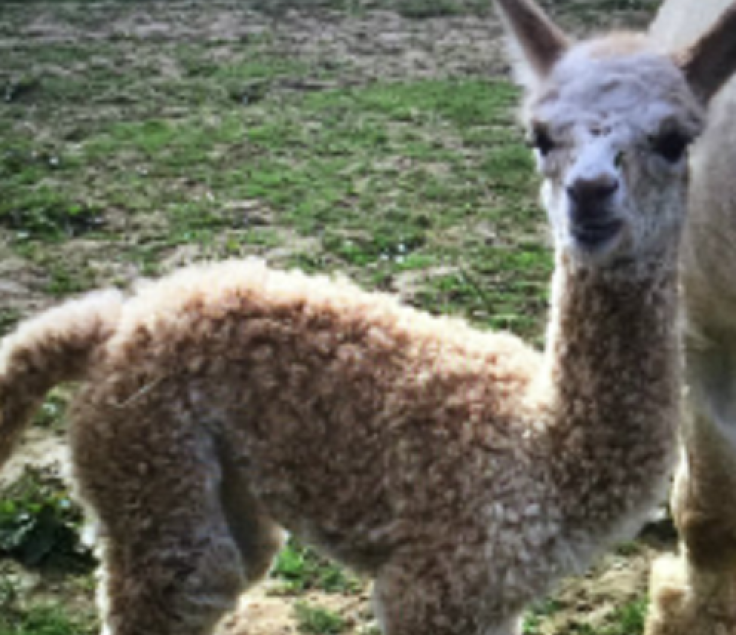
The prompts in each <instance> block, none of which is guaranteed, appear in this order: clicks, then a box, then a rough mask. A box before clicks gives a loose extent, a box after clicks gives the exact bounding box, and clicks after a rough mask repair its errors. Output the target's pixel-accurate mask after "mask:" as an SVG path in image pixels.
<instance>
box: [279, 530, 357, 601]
mask: <svg viewBox="0 0 736 635" xmlns="http://www.w3.org/2000/svg"><path fill="white" fill-rule="evenodd" d="M271 575H272V576H273V577H274V578H276V579H277V580H279V581H280V582H281V583H282V586H281V589H280V592H288V593H300V592H303V591H308V590H319V591H324V592H326V593H348V594H350V593H355V592H357V591H359V590H360V589H361V588H362V583H361V582H360V581H359V580H358V579H357V578H356V577H355V576H354V575H352V574H351V573H349V572H347V571H346V570H345V569H343V568H342V567H340V566H338V565H336V564H335V563H334V562H331V561H330V560H327V559H326V558H323V557H321V556H320V555H318V554H317V553H316V552H314V551H313V550H312V549H310V548H308V547H303V546H301V545H299V543H298V542H297V541H295V540H294V539H291V540H290V541H289V543H288V544H287V546H286V547H284V549H282V550H281V552H280V553H279V555H278V558H277V559H276V563H275V565H274V568H273V571H272V572H271Z"/></svg>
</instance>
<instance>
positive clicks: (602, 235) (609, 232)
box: [571, 220, 624, 249]
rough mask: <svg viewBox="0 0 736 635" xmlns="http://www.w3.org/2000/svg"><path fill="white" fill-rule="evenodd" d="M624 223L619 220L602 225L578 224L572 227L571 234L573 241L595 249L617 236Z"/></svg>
mask: <svg viewBox="0 0 736 635" xmlns="http://www.w3.org/2000/svg"><path fill="white" fill-rule="evenodd" d="M623 226H624V223H623V221H621V220H611V221H607V222H602V223H579V224H577V225H575V226H573V227H572V229H571V233H572V235H573V237H574V238H575V241H576V242H577V243H578V244H580V245H582V246H583V247H586V248H588V249H596V248H598V247H601V246H603V245H604V244H606V243H609V242H610V241H611V240H612V239H613V238H614V237H615V236H617V235H618V234H619V233H620V232H621V229H622V228H623Z"/></svg>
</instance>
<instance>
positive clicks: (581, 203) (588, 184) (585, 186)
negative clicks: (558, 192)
mask: <svg viewBox="0 0 736 635" xmlns="http://www.w3.org/2000/svg"><path fill="white" fill-rule="evenodd" d="M617 189H618V179H616V177H615V176H611V175H610V174H601V175H599V176H597V177H595V178H592V179H584V178H578V179H576V180H575V181H573V183H572V184H570V185H568V186H567V195H568V196H569V197H570V202H571V203H573V205H572V211H573V220H575V221H585V220H586V219H588V220H592V219H593V218H595V217H596V216H599V215H601V214H605V212H606V207H607V206H606V203H608V202H609V200H610V199H611V197H612V196H613V194H614V193H615V192H616V190H617Z"/></svg>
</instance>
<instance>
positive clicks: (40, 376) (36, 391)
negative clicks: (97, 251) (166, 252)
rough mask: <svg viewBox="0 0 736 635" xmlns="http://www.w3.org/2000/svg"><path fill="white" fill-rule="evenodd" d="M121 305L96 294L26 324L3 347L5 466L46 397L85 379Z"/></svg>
mask: <svg viewBox="0 0 736 635" xmlns="http://www.w3.org/2000/svg"><path fill="white" fill-rule="evenodd" d="M121 306H122V295H121V294H120V293H119V292H117V291H105V292H98V293H93V294H90V295H88V296H86V297H83V298H81V299H78V300H72V301H70V302H67V303H66V304H63V305H61V306H59V307H56V308H54V309H51V310H49V311H46V312H44V313H41V314H40V315H38V316H36V317H34V318H31V319H29V320H28V321H26V322H23V323H22V324H21V325H20V326H19V327H18V329H17V330H16V331H15V332H14V333H12V334H11V335H9V336H8V337H6V338H5V339H4V340H3V341H2V342H0V466H2V465H3V463H5V461H6V460H7V459H8V457H9V456H10V454H11V452H12V450H13V447H14V445H15V442H16V440H17V438H18V436H19V434H20V432H21V431H22V430H23V428H24V427H25V426H26V424H27V422H28V420H29V419H30V417H31V415H32V414H33V412H34V411H35V410H36V408H37V407H38V406H39V405H40V404H41V402H42V401H43V399H44V397H45V396H46V393H47V392H48V391H49V390H51V389H52V388H53V387H54V386H56V385H57V384H59V383H61V382H63V381H72V380H75V379H81V378H83V377H84V375H85V373H86V371H87V368H88V366H89V363H90V360H91V359H92V356H93V353H94V352H95V351H96V350H98V348H99V346H100V345H101V344H103V343H104V342H105V341H106V340H107V339H108V338H109V337H110V335H112V333H113V332H114V330H115V327H116V324H117V322H118V319H119V317H120V309H121Z"/></svg>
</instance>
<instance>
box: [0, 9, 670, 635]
mask: <svg viewBox="0 0 736 635" xmlns="http://www.w3.org/2000/svg"><path fill="white" fill-rule="evenodd" d="M309 5H310V3H309V2H307V1H306V0H303V1H302V2H299V1H297V0H293V1H292V2H281V3H279V11H278V12H274V11H269V12H263V11H259V10H255V9H253V10H251V9H248V8H247V7H244V3H242V2H234V1H231V2H227V1H220V0H215V1H213V2H145V3H143V2H141V3H136V2H103V3H93V4H90V3H48V4H44V3H31V4H23V3H18V4H5V5H3V6H2V7H0V59H2V57H3V51H4V50H11V49H13V48H14V47H16V46H18V45H20V44H23V45H24V46H27V45H28V44H29V43H31V44H32V45H33V46H37V47H44V46H45V45H49V44H59V43H69V44H79V43H83V42H96V41H100V42H108V41H113V40H115V41H120V42H121V50H123V51H125V52H126V54H127V55H130V56H135V55H136V49H137V47H138V46H140V45H141V44H146V45H149V44H152V43H160V44H161V47H160V50H159V52H158V53H157V55H158V59H157V64H158V65H159V67H161V68H164V69H165V71H166V73H167V74H168V75H169V76H170V77H172V78H176V77H178V76H180V75H181V74H182V73H183V69H182V68H181V67H180V66H179V65H178V63H177V61H176V59H175V58H174V57H172V56H168V55H167V52H166V47H167V45H171V44H176V43H186V42H190V41H192V40H197V41H200V42H201V41H207V42H210V43H211V45H212V46H210V47H209V48H208V51H209V53H208V54H209V55H210V56H211V59H212V60H213V61H218V60H219V61H223V62H224V61H227V60H228V59H230V58H232V57H233V56H235V55H237V52H238V47H239V46H240V45H241V44H242V43H244V42H252V41H259V42H262V43H263V47H265V48H266V49H268V50H271V51H274V52H280V53H285V54H288V56H289V57H293V58H298V59H304V60H305V61H308V62H309V64H310V66H312V67H314V68H328V69H329V68H334V67H339V66H340V65H345V66H347V67H349V69H350V73H349V74H344V73H337V74H336V75H331V76H329V78H327V79H323V78H321V77H320V76H319V75H317V76H314V77H302V78H298V79H288V80H284V81H281V82H280V83H277V84H276V86H275V87H274V89H275V90H281V91H285V92H288V91H295V90H300V91H310V90H321V89H324V88H326V87H330V86H331V85H334V84H335V83H339V84H358V85H361V84H370V83H371V82H374V81H377V80H382V81H383V80H387V79H389V80H402V79H410V78H435V77H455V76H464V75H467V76H484V77H489V78H491V77H506V76H507V75H508V71H509V69H508V64H507V62H506V60H505V58H504V51H503V44H502V41H501V37H500V26H499V24H498V21H497V20H496V19H495V18H494V17H493V16H492V15H486V16H483V17H478V16H475V15H451V16H437V17H431V18H427V19H414V18H411V17H406V16H405V15H401V14H400V13H399V12H396V11H392V10H390V9H386V8H378V9H375V10H368V11H355V12H344V11H336V10H330V9H320V8H315V7H311V8H310V6H309ZM547 5H548V7H549V8H550V9H551V10H552V11H554V12H556V13H558V14H559V15H560V16H561V20H562V21H563V22H564V23H565V24H566V25H567V26H568V27H569V28H571V29H572V30H573V31H575V32H582V31H590V30H596V29H598V28H603V27H605V28H606V29H608V28H611V27H612V26H613V27H618V26H638V25H641V24H645V23H646V22H647V21H648V19H649V18H650V16H651V14H652V10H653V8H654V4H653V3H642V2H598V1H597V0H588V1H587V2H585V1H582V0H579V1H577V2H571V1H567V2H563V1H562V0H560V1H558V2H548V3H547ZM100 63H101V64H104V63H106V62H105V60H100ZM57 71H58V73H59V74H60V75H63V74H64V73H65V72H68V69H65V68H64V67H63V66H62V65H60V66H59V68H58V69H57ZM2 76H3V71H2V64H1V63H0V77H2ZM152 222H155V221H152ZM95 248H99V246H97V247H94V245H93V246H91V247H90V249H91V251H90V252H89V253H88V254H86V255H85V254H84V252H83V251H82V256H81V257H82V258H87V259H88V260H90V261H91V262H97V263H99V264H98V271H99V272H100V273H99V274H98V276H97V279H96V282H98V283H105V282H107V280H108V279H111V278H114V277H115V276H119V275H120V271H119V270H114V271H113V270H112V269H110V268H107V269H106V268H105V265H104V262H105V257H104V254H100V253H95V252H94V251H93V250H94V249H95ZM304 248H305V249H308V248H309V245H306V246H304ZM74 249H75V250H76V251H77V252H79V250H80V244H79V243H77V244H75V247H74ZM170 259H171V263H170V264H172V265H175V264H177V263H178V262H179V261H181V260H187V259H188V257H187V255H186V254H184V255H182V252H181V250H179V251H172V253H171V254H170ZM137 273H138V272H137V271H135V270H133V271H130V272H127V273H125V276H126V277H133V276H135V275H137ZM47 281H48V279H47V274H46V272H44V271H43V268H42V267H38V266H35V267H29V266H28V264H27V262H26V261H24V259H23V258H21V257H19V256H18V255H17V254H16V253H15V252H13V251H12V250H11V249H10V247H9V246H8V244H7V241H5V240H4V237H3V235H2V234H0V305H3V306H8V307H13V309H14V310H16V311H18V312H19V314H21V315H24V314H26V313H28V312H30V311H32V310H35V309H38V308H39V307H43V306H47V305H49V304H51V303H53V302H55V301H56V298H53V297H51V296H49V294H48V293H47V292H45V291H44V289H45V285H46V283H47ZM63 452H64V441H63V436H62V435H59V434H58V433H57V432H47V431H44V430H33V431H32V433H31V435H29V436H28V437H27V439H26V441H25V444H24V446H23V448H22V449H21V451H19V452H18V453H17V454H16V456H15V458H14V459H13V462H12V463H11V465H10V466H9V468H8V470H6V472H5V474H4V478H6V479H7V478H9V477H12V475H15V474H18V472H19V470H20V469H21V465H22V464H23V463H27V462H30V463H32V464H35V465H38V464H44V463H46V464H55V463H58V462H60V457H62V456H63ZM661 547H662V545H661V544H659V543H658V542H657V541H656V540H655V541H651V540H650V541H648V542H641V543H637V544H636V545H634V546H630V547H629V548H628V549H626V550H622V551H621V552H619V553H614V554H611V555H609V556H607V557H606V558H605V560H604V561H603V562H602V563H601V564H600V565H599V566H597V567H596V568H595V569H594V570H593V571H592V572H591V573H589V574H588V575H586V576H584V577H582V578H577V579H574V580H569V581H566V582H565V583H564V584H563V585H562V586H561V588H560V591H559V592H558V593H557V594H556V595H555V596H554V598H553V599H552V600H550V602H551V605H549V606H547V607H546V608H544V609H543V610H540V615H541V617H540V618H539V619H538V621H536V622H533V623H530V625H529V626H528V627H527V633H529V634H531V635H533V634H541V635H552V634H553V633H557V634H560V635H562V634H563V633H564V634H567V633H581V634H583V635H585V634H588V633H590V634H592V633H596V632H601V633H603V632H606V633H607V632H609V631H605V630H604V629H606V628H608V626H607V624H608V623H609V621H610V616H611V614H612V613H614V612H615V611H616V609H617V607H621V606H623V605H625V604H627V603H629V602H631V601H633V600H635V599H636V598H640V597H642V593H643V592H644V590H645V588H646V577H647V571H648V565H649V562H650V560H651V557H652V555H653V554H654V553H656V550H657V549H660V548H661ZM369 592H370V590H369V588H368V587H366V588H365V589H363V590H362V591H361V592H359V593H356V594H348V595H340V594H325V593H319V592H310V593H309V594H307V595H306V596H293V595H291V596H284V595H282V594H275V593H274V586H273V585H270V586H269V585H268V584H267V585H266V586H264V587H262V588H260V589H258V590H256V591H254V592H253V593H251V594H249V595H248V597H247V598H244V600H243V603H242V606H241V608H240V609H239V610H238V611H237V612H236V613H235V614H234V615H233V616H231V617H229V618H228V619H227V620H226V621H225V622H224V623H223V625H222V627H221V633H222V634H223V635H246V634H247V635H291V634H292V633H297V632H298V627H297V623H296V621H295V619H294V604H295V603H296V602H297V601H307V602H309V603H314V604H319V605H320V606H324V607H327V608H329V609H330V610H332V611H334V612H335V613H337V614H338V615H340V616H341V617H342V618H344V620H345V630H344V632H349V633H363V634H365V633H369V632H371V630H372V629H374V628H375V625H374V624H373V622H372V620H371V617H370V615H371V614H370V606H369ZM598 629H601V630H598ZM616 633H618V631H616ZM631 635H635V634H634V633H633V632H632V633H631Z"/></svg>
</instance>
